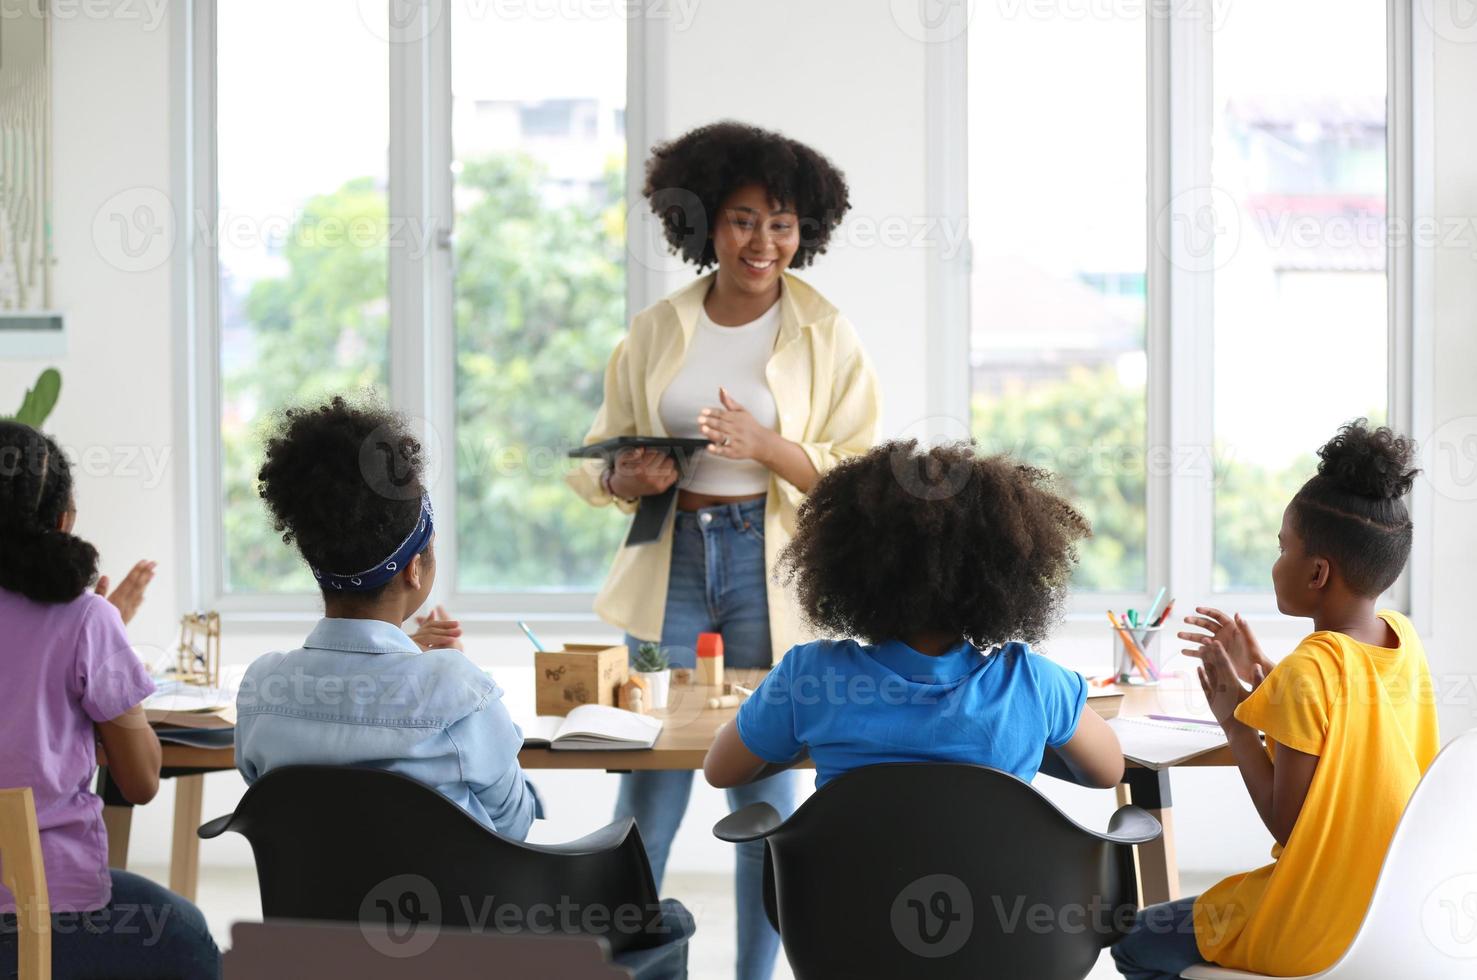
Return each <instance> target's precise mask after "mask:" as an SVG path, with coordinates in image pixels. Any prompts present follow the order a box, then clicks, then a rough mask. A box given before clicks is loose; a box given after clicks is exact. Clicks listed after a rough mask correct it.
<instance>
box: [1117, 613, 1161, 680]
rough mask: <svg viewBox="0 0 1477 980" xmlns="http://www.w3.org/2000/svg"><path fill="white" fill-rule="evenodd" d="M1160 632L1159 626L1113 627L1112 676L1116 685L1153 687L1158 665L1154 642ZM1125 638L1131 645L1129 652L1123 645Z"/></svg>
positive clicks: (1159, 660) (1158, 669)
mask: <svg viewBox="0 0 1477 980" xmlns="http://www.w3.org/2000/svg"><path fill="white" fill-rule="evenodd" d="M1162 632H1164V627H1163V626H1124V627H1121V628H1120V627H1113V676H1114V677H1115V678H1116V679H1117V681H1118V683H1120V684H1154V683H1157V682H1158V681H1159V671H1160V666H1161V663H1162V661H1161V659H1160V657H1159V654H1158V651H1157V648H1156V647H1155V645H1154V639H1155V637H1157V636H1158V635H1159V634H1160V633H1162ZM1125 636H1127V638H1128V639H1130V640H1132V641H1133V648H1132V649H1130V648H1129V646H1128V644H1127V643H1125V642H1124V637H1125ZM1135 654H1137V656H1135ZM1140 659H1142V661H1143V662H1142V664H1141V663H1140V662H1139V660H1140Z"/></svg>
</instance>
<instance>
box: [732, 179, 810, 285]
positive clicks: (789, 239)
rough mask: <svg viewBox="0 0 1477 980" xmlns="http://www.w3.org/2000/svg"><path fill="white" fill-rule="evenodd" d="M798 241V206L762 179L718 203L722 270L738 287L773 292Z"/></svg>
mask: <svg viewBox="0 0 1477 980" xmlns="http://www.w3.org/2000/svg"><path fill="white" fill-rule="evenodd" d="M799 247H800V222H799V219H798V218H797V216H796V214H795V208H794V206H793V205H790V204H785V203H783V202H780V201H774V200H771V199H770V197H769V194H768V193H767V192H766V191H765V190H764V188H763V187H760V186H759V185H758V184H745V185H744V186H742V187H740V188H738V189H737V190H735V191H734V192H733V193H732V194H730V195H728V197H727V198H726V199H725V200H724V201H723V203H722V205H720V206H719V208H718V214H717V219H716V221H715V222H714V228H713V251H714V252H715V253H716V254H717V256H718V276H719V278H720V279H722V280H723V282H724V284H725V286H728V287H731V288H733V289H735V290H737V291H738V292H739V293H743V294H747V295H750V296H760V295H766V294H772V293H774V292H775V291H776V290H777V289H778V287H779V281H780V276H781V275H783V274H784V271H785V269H787V268H789V266H790V260H791V259H793V258H794V257H795V251H796V249H798V248H799Z"/></svg>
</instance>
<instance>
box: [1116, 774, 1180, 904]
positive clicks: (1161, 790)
mask: <svg viewBox="0 0 1477 980" xmlns="http://www.w3.org/2000/svg"><path fill="white" fill-rule="evenodd" d="M1125 799H1126V800H1127V801H1128V802H1131V803H1134V804H1135V805H1137V806H1141V807H1143V808H1144V809H1145V810H1148V811H1149V813H1150V814H1151V815H1152V816H1153V817H1154V819H1156V820H1158V821H1159V823H1160V824H1161V825H1162V826H1163V827H1164V833H1163V834H1162V835H1161V836H1160V837H1159V839H1158V840H1155V841H1152V842H1150V843H1148V844H1141V845H1139V846H1137V847H1135V848H1134V849H1133V850H1134V864H1135V865H1136V866H1137V868H1138V878H1139V904H1140V905H1141V906H1145V907H1147V906H1150V905H1158V904H1160V903H1161V902H1172V901H1174V900H1175V899H1177V898H1179V897H1180V869H1179V864H1178V862H1177V860H1176V858H1175V850H1174V810H1173V805H1172V801H1171V797H1170V794H1169V770H1167V769H1165V770H1159V771H1155V770H1153V769H1129V770H1127V771H1126V772H1125V773H1124V774H1123V782H1122V783H1121V784H1119V786H1118V800H1119V803H1120V804H1122V803H1123V802H1124V801H1125Z"/></svg>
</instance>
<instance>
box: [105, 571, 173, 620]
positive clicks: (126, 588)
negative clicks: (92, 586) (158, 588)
mask: <svg viewBox="0 0 1477 980" xmlns="http://www.w3.org/2000/svg"><path fill="white" fill-rule="evenodd" d="M158 566H159V563H158V562H156V561H141V562H137V563H136V564H135V565H134V566H133V568H131V569H129V572H128V574H127V575H125V576H123V581H121V582H119V583H118V587H117V588H116V589H113V590H112V591H111V592H110V591H108V577H107V576H106V575H104V576H102V577H101V578H99V579H98V580H97V589H96V592H97V594H98V595H100V596H102V597H103V598H105V599H107V600H108V601H109V602H111V603H112V604H113V605H115V606H117V607H118V613H119V614H120V615H121V616H122V617H123V622H124V624H125V625H127V624H128V622H129V621H130V620H132V619H133V616H134V613H136V612H138V607H139V606H141V605H143V604H144V592H145V591H146V590H147V589H148V588H149V583H150V582H152V581H154V569H155V568H157V567H158Z"/></svg>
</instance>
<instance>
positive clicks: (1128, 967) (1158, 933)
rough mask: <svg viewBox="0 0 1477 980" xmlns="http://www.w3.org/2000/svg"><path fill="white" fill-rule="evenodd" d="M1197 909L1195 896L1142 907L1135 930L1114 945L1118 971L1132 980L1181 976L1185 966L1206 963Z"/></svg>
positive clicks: (1165, 979)
mask: <svg viewBox="0 0 1477 980" xmlns="http://www.w3.org/2000/svg"><path fill="white" fill-rule="evenodd" d="M1194 909H1195V900H1194V899H1193V898H1182V899H1179V900H1178V901H1175V902H1165V903H1164V904H1163V905H1151V906H1149V907H1148V908H1146V909H1140V910H1139V914H1138V918H1137V919H1135V920H1134V923H1133V931H1131V932H1130V933H1129V934H1128V935H1127V936H1124V937H1123V938H1122V939H1120V940H1119V941H1118V942H1117V943H1115V944H1114V945H1113V947H1112V949H1113V962H1114V963H1116V964H1117V965H1118V972H1119V973H1121V974H1123V975H1124V976H1125V977H1127V978H1128V980H1178V978H1179V975H1180V973H1181V972H1182V971H1183V970H1186V969H1189V968H1190V967H1192V966H1194V965H1196V964H1197V963H1204V962H1205V958H1204V957H1203V956H1201V955H1200V947H1199V945H1198V944H1196V942H1195V916H1194Z"/></svg>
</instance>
